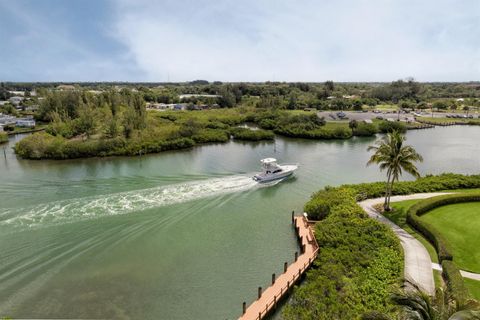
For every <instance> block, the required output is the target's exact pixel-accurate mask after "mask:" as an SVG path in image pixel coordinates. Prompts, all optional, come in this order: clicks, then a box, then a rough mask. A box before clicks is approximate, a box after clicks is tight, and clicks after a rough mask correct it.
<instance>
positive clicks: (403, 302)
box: [391, 281, 480, 320]
mask: <svg viewBox="0 0 480 320" xmlns="http://www.w3.org/2000/svg"><path fill="white" fill-rule="evenodd" d="M406 284H407V286H406V288H404V290H402V291H399V292H396V293H394V294H393V295H392V298H391V299H392V302H393V303H394V304H395V305H397V306H398V307H399V308H400V319H405V320H407V319H415V320H468V319H470V320H479V319H480V311H478V303H476V302H474V301H468V302H467V303H466V304H465V305H461V306H457V304H456V303H454V300H453V299H452V297H451V296H450V294H448V292H444V290H443V289H438V290H437V292H436V295H435V297H430V296H429V295H428V294H427V293H425V292H423V291H422V290H421V289H420V288H419V286H418V285H416V284H415V283H413V282H411V281H407V283H406Z"/></svg>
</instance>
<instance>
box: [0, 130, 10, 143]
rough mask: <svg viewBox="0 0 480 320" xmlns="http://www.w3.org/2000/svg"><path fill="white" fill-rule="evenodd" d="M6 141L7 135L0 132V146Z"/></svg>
mask: <svg viewBox="0 0 480 320" xmlns="http://www.w3.org/2000/svg"><path fill="white" fill-rule="evenodd" d="M7 141H8V135H7V134H6V133H5V132H0V144H1V143H5V142H7Z"/></svg>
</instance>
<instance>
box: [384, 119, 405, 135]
mask: <svg viewBox="0 0 480 320" xmlns="http://www.w3.org/2000/svg"><path fill="white" fill-rule="evenodd" d="M378 129H379V130H380V132H382V133H389V132H392V131H393V130H396V131H399V132H402V133H405V132H406V131H407V126H406V125H405V123H403V122H400V121H382V122H380V124H379V125H378Z"/></svg>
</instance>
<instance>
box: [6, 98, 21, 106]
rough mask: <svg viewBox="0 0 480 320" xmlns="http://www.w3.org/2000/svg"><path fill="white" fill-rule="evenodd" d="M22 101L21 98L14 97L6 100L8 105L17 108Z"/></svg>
mask: <svg viewBox="0 0 480 320" xmlns="http://www.w3.org/2000/svg"><path fill="white" fill-rule="evenodd" d="M23 99H24V98H23V97H20V96H15V97H11V98H10V99H8V101H10V103H11V104H13V105H15V106H18V105H19V104H20V103H22V101H23Z"/></svg>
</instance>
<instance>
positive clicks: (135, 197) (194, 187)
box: [0, 176, 258, 230]
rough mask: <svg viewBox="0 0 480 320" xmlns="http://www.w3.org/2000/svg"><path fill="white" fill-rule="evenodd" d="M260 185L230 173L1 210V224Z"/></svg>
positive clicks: (102, 212)
mask: <svg viewBox="0 0 480 320" xmlns="http://www.w3.org/2000/svg"><path fill="white" fill-rule="evenodd" d="M256 186H258V184H257V183H256V182H255V181H253V180H252V178H251V177H249V176H229V177H224V178H214V179H208V180H201V181H194V182H186V183H180V184H174V185H167V186H161V187H155V188H150V189H143V190H134V191H127V192H121V193H115V194H108V195H99V196H93V197H85V198H77V199H68V200H61V201H55V202H50V203H45V204H40V205H35V206H31V207H26V208H14V209H7V210H2V211H0V227H7V226H8V227H9V230H12V229H16V228H21V229H24V228H34V227H38V226H49V225H55V224H62V223H66V222H69V221H78V220H83V219H92V218H98V217H103V216H111V215H120V214H127V213H131V212H136V211H142V210H146V209H151V208H156V207H162V206H167V205H172V204H177V203H183V202H187V201H192V200H196V199H201V198H206V197H211V196H216V195H221V194H227V193H234V192H240V191H245V190H248V189H251V188H254V187H256Z"/></svg>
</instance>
